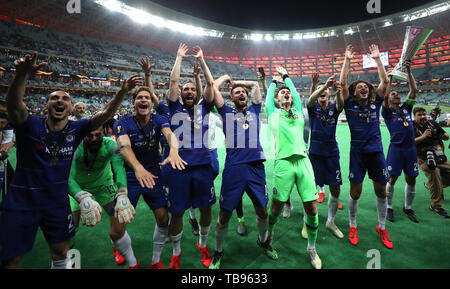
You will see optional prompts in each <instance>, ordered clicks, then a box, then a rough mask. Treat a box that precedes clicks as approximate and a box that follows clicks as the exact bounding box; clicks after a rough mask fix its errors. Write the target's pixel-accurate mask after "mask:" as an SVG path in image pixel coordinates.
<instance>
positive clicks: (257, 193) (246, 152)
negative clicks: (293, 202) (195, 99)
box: [209, 75, 278, 269]
mask: <svg viewBox="0 0 450 289" xmlns="http://www.w3.org/2000/svg"><path fill="white" fill-rule="evenodd" d="M225 82H231V78H230V77H229V76H228V75H225V76H222V77H220V78H219V79H217V80H216V81H215V84H214V88H215V89H214V90H215V99H214V103H215V105H216V107H217V110H218V111H219V113H220V115H221V116H222V120H223V132H224V134H225V140H226V148H227V156H226V160H225V168H224V170H223V172H222V188H221V191H220V213H219V218H218V219H217V223H216V231H215V235H216V249H215V252H214V256H213V260H212V262H211V265H210V267H209V268H210V269H219V268H220V265H221V261H222V258H223V255H224V250H223V241H224V239H225V236H226V234H227V231H228V223H229V221H230V218H231V216H232V213H233V210H234V209H236V207H237V206H238V204H239V203H240V202H242V196H243V194H244V191H245V192H246V193H247V195H248V196H249V197H250V199H251V200H252V202H253V205H254V207H255V212H256V225H257V227H258V239H257V244H258V246H259V247H261V248H262V249H263V250H264V253H265V254H266V255H267V256H268V257H269V258H271V259H273V260H276V259H278V254H277V252H276V251H275V250H273V248H272V246H271V245H270V240H269V239H268V225H269V223H268V221H269V220H268V215H267V203H268V195H267V186H266V174H265V170H264V161H265V160H266V158H265V156H264V153H263V149H262V147H261V144H260V141H259V131H260V121H259V115H260V112H261V99H262V97H261V92H260V91H259V85H258V82H256V81H235V82H233V86H232V88H231V101H233V103H234V108H232V107H230V106H228V105H226V104H225V102H224V99H223V97H222V95H221V93H220V91H219V87H220V86H221V85H222V84H223V83H225ZM247 89H251V94H250V95H251V96H252V104H251V105H250V106H248V97H249V94H248V92H247Z"/></svg>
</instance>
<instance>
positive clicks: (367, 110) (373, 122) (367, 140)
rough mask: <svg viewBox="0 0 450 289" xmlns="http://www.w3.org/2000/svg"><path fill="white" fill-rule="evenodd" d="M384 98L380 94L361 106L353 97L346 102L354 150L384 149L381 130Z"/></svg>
mask: <svg viewBox="0 0 450 289" xmlns="http://www.w3.org/2000/svg"><path fill="white" fill-rule="evenodd" d="M382 102H383V98H382V97H381V96H379V95H377V96H376V100H375V102H373V103H369V104H368V105H363V106H359V105H358V104H357V103H356V102H353V101H352V99H351V97H349V98H347V100H345V102H344V109H345V116H346V117H347V122H348V125H349V127H350V133H351V147H350V150H351V151H354V152H380V151H383V143H382V141H381V132H380V108H381V103H382Z"/></svg>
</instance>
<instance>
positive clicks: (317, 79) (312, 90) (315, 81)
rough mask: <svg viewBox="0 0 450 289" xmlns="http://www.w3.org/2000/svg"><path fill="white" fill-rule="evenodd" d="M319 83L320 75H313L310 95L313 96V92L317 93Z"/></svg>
mask: <svg viewBox="0 0 450 289" xmlns="http://www.w3.org/2000/svg"><path fill="white" fill-rule="evenodd" d="M319 82H320V79H319V74H318V73H313V75H311V88H310V89H309V95H312V94H313V92H314V91H316V86H317V84H318V83H319Z"/></svg>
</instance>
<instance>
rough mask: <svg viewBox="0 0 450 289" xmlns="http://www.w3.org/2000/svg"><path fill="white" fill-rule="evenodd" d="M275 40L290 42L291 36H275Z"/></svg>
mask: <svg viewBox="0 0 450 289" xmlns="http://www.w3.org/2000/svg"><path fill="white" fill-rule="evenodd" d="M274 38H275V40H289V34H275V35H274Z"/></svg>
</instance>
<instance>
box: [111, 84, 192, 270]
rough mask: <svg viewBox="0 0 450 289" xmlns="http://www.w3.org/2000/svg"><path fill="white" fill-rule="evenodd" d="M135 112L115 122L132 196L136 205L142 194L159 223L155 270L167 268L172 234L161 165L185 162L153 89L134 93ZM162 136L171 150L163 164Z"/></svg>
mask: <svg viewBox="0 0 450 289" xmlns="http://www.w3.org/2000/svg"><path fill="white" fill-rule="evenodd" d="M132 103H133V106H134V113H133V114H127V115H125V116H124V117H123V118H121V119H120V120H118V121H117V122H116V123H115V124H114V132H115V134H116V136H117V144H118V146H119V149H120V153H121V155H122V157H123V159H124V160H125V170H126V172H127V187H128V195H129V198H130V201H131V204H132V205H133V206H134V207H135V208H136V205H137V202H138V200H139V198H140V196H142V197H143V199H144V201H145V202H146V203H147V205H148V207H149V208H150V210H152V212H153V214H154V216H155V220H156V225H155V229H154V233H153V257H152V262H151V264H150V268H152V269H164V266H163V264H162V262H161V260H160V257H161V253H162V251H163V248H164V243H165V241H166V239H167V236H168V230H169V227H168V226H169V215H168V210H167V206H168V203H167V195H166V192H165V191H164V189H163V184H162V182H161V181H159V180H158V178H159V177H160V176H161V169H160V165H165V164H169V165H170V166H171V167H172V168H173V169H174V170H182V169H184V165H185V164H186V162H184V161H183V160H182V159H181V158H180V156H179V155H178V142H177V140H176V137H175V135H174V134H173V133H172V131H171V130H170V125H169V122H168V119H167V118H166V117H165V116H162V115H159V114H152V113H151V111H152V109H153V101H152V94H151V90H150V89H149V88H148V87H140V88H138V89H137V90H136V92H135V93H134V94H133V100H132ZM161 135H164V137H165V138H166V140H167V142H168V144H169V147H170V153H169V155H168V157H167V158H166V159H165V160H164V161H163V162H162V163H161V162H160V160H161V155H160V151H159V141H160V139H161Z"/></svg>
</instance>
